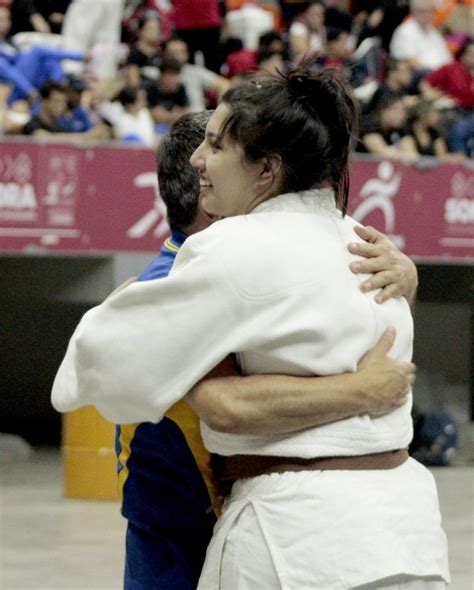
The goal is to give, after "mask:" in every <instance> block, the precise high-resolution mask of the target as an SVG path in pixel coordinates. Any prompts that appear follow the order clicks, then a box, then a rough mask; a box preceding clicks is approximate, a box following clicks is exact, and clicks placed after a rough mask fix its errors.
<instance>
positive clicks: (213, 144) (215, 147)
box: [211, 141, 221, 152]
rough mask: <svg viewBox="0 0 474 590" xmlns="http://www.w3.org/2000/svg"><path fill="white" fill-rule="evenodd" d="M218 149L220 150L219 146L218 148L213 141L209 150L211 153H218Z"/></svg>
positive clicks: (218, 145) (217, 144)
mask: <svg viewBox="0 0 474 590" xmlns="http://www.w3.org/2000/svg"><path fill="white" fill-rule="evenodd" d="M220 149H221V146H220V144H219V143H217V142H216V141H214V142H212V143H211V150H212V151H213V152H216V151H218V150H220Z"/></svg>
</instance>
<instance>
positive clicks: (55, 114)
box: [22, 82, 110, 143]
mask: <svg viewBox="0 0 474 590" xmlns="http://www.w3.org/2000/svg"><path fill="white" fill-rule="evenodd" d="M40 97H41V99H40V104H39V107H36V106H34V107H33V110H34V111H35V113H36V114H34V115H33V117H32V118H31V120H30V121H29V122H28V123H26V125H25V126H24V127H23V129H22V133H23V134H25V135H35V136H39V137H41V138H43V139H47V140H51V141H61V142H67V143H81V142H85V141H97V140H104V139H109V138H110V132H109V129H108V127H107V126H106V125H105V124H104V123H102V122H100V123H97V124H95V125H93V126H92V127H89V128H88V129H85V130H84V131H77V130H76V129H74V127H73V125H72V121H74V118H71V117H73V114H72V113H71V112H69V111H68V88H67V86H65V85H64V84H59V83H57V82H47V83H46V84H44V85H43V86H42V87H41V89H40ZM76 123H77V120H76ZM82 123H84V122H83V121H82Z"/></svg>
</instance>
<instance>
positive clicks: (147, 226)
mask: <svg viewBox="0 0 474 590" xmlns="http://www.w3.org/2000/svg"><path fill="white" fill-rule="evenodd" d="M134 185H135V186H136V187H138V188H154V189H155V203H154V207H153V209H151V210H150V211H148V213H145V215H144V216H143V217H142V218H141V219H139V220H138V221H137V222H136V223H134V224H133V225H132V227H131V228H129V229H128V230H127V236H128V237H129V238H134V239H139V238H143V236H144V235H145V234H146V233H148V232H149V231H150V230H151V228H152V227H153V226H154V225H155V223H157V226H156V228H155V230H154V232H153V235H154V236H156V237H157V238H160V237H162V236H164V235H166V234H168V233H169V226H168V222H167V221H166V205H165V204H164V202H163V201H162V200H161V197H160V191H159V189H158V180H157V177H156V172H144V173H143V174H139V175H138V176H137V177H136V178H135V180H134Z"/></svg>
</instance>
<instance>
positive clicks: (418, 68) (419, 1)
mask: <svg viewBox="0 0 474 590" xmlns="http://www.w3.org/2000/svg"><path fill="white" fill-rule="evenodd" d="M434 8H435V4H434V0H410V10H411V18H409V19H408V20H406V21H405V22H403V23H402V24H401V25H399V26H398V27H397V28H396V29H395V31H394V33H393V37H392V40H391V42H390V55H391V57H393V58H395V59H405V60H407V61H408V63H409V65H410V67H411V69H412V71H413V72H423V73H425V74H426V72H427V71H432V70H437V69H438V68H440V67H442V66H444V65H446V64H448V63H450V62H451V61H452V59H453V57H452V55H451V53H450V52H449V49H448V45H447V43H446V41H445V40H444V39H443V36H442V35H441V33H440V32H439V31H438V30H437V29H436V28H435V27H434V26H433V25H432V24H431V22H432V20H433V15H434Z"/></svg>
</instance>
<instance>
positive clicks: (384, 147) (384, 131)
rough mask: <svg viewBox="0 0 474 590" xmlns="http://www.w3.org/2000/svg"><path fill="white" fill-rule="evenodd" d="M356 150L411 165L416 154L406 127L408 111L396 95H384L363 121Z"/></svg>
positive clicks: (416, 157)
mask: <svg viewBox="0 0 474 590" xmlns="http://www.w3.org/2000/svg"><path fill="white" fill-rule="evenodd" d="M357 151H359V152H364V153H369V154H374V155H377V156H381V157H384V158H394V159H397V160H402V161H405V162H413V161H414V160H416V159H418V157H419V155H418V152H417V150H416V145H415V141H414V139H413V137H412V136H411V135H410V130H409V128H408V126H407V111H406V108H405V106H404V104H403V100H402V99H401V98H400V97H399V96H398V95H390V94H386V95H384V96H382V97H381V98H380V100H379V101H378V104H377V108H376V109H375V111H374V112H373V113H369V114H368V115H366V116H365V117H364V118H363V121H362V131H361V140H360V142H359V145H358V146H357Z"/></svg>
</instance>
